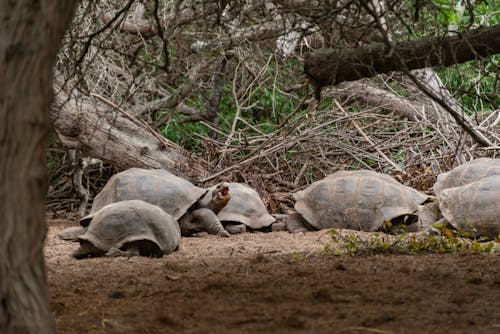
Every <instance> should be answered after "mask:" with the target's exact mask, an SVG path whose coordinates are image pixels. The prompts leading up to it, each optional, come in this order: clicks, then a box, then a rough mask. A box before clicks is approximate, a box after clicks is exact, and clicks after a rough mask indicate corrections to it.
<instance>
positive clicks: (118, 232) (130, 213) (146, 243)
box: [73, 200, 181, 259]
mask: <svg viewBox="0 0 500 334" xmlns="http://www.w3.org/2000/svg"><path fill="white" fill-rule="evenodd" d="M180 239H181V232H180V229H179V224H178V223H177V222H176V221H175V219H174V218H173V217H172V216H171V215H169V214H168V213H166V212H165V211H163V210H162V209H160V208H159V207H158V206H156V205H152V204H149V203H146V202H144V201H139V200H130V201H121V202H116V203H111V204H109V205H106V206H104V207H103V208H101V209H100V210H99V211H98V212H97V213H96V214H95V215H94V217H93V218H92V222H91V223H90V225H89V226H88V229H87V230H86V232H85V233H84V234H83V235H81V236H79V237H78V242H80V247H79V248H78V250H76V251H75V252H74V253H73V257H75V258H77V259H82V258H86V257H97V256H136V255H142V256H148V257H162V256H163V255H164V254H169V253H171V252H173V251H174V250H175V249H177V247H178V246H179V241H180Z"/></svg>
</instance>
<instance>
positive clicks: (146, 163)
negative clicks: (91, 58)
mask: <svg viewBox="0 0 500 334" xmlns="http://www.w3.org/2000/svg"><path fill="white" fill-rule="evenodd" d="M61 86H62V85H61V82H59V83H58V84H56V88H58V87H61ZM56 92H57V95H56V100H55V107H54V108H53V111H52V113H51V118H52V123H53V125H54V128H55V130H56V132H57V133H58V135H59V137H60V138H61V141H62V142H63V144H64V145H65V146H67V147H69V148H79V149H82V150H83V151H85V153H86V154H87V155H90V156H92V157H96V158H99V159H102V160H105V161H109V162H111V163H112V164H113V165H114V166H116V167H118V168H121V169H126V168H130V167H142V168H164V169H167V170H169V171H171V172H173V173H175V174H177V175H179V176H183V177H186V178H192V179H198V178H201V177H203V176H204V175H206V174H207V171H206V169H205V168H204V167H203V165H202V164H201V163H199V162H198V161H196V160H195V159H194V158H193V157H191V155H190V154H189V153H188V152H187V151H186V150H184V149H183V148H181V147H180V146H178V145H176V144H174V143H172V142H170V141H168V140H167V139H165V138H163V137H162V136H160V135H159V134H157V133H156V132H154V131H153V130H152V129H151V128H150V127H149V126H148V125H147V124H146V123H144V122H141V121H139V120H137V119H135V118H134V117H132V116H129V115H128V114H127V113H126V112H124V111H123V110H121V109H120V108H118V107H116V106H113V105H112V104H111V103H103V102H102V101H99V100H96V99H91V98H90V97H83V96H78V95H77V94H76V92H73V94H72V95H71V96H70V95H68V94H67V93H66V92H65V91H64V90H61V89H56Z"/></svg>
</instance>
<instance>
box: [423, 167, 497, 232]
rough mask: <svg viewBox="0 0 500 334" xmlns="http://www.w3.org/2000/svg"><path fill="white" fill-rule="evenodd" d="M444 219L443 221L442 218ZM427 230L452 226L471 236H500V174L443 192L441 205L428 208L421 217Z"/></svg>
mask: <svg viewBox="0 0 500 334" xmlns="http://www.w3.org/2000/svg"><path fill="white" fill-rule="evenodd" d="M440 218H441V219H440ZM420 220H421V222H422V226H423V230H424V231H426V232H431V231H432V230H439V229H434V228H433V227H434V226H440V227H441V228H442V227H446V226H448V225H451V227H452V228H453V229H455V230H457V231H459V232H461V233H463V234H464V235H467V236H470V237H488V238H490V239H495V238H498V237H499V236H500V175H492V176H488V177H485V178H481V179H479V180H477V181H475V182H469V183H467V184H465V185H462V186H458V187H452V188H446V189H443V190H440V191H439V194H438V196H437V202H435V203H432V204H429V205H426V206H425V207H424V210H423V211H422V214H421V216H420Z"/></svg>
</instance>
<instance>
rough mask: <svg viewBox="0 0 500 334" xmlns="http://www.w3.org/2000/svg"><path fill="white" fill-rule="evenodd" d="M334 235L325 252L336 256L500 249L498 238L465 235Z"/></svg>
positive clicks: (476, 251)
mask: <svg viewBox="0 0 500 334" xmlns="http://www.w3.org/2000/svg"><path fill="white" fill-rule="evenodd" d="M328 233H329V234H330V236H331V238H332V241H331V243H328V244H327V245H326V246H325V247H324V249H323V251H322V253H323V254H325V255H335V256H345V255H348V256H361V255H376V254H408V255H414V254H442V253H465V254H469V253H495V252H500V249H499V247H498V242H499V241H498V240H495V241H488V242H484V241H483V240H481V239H465V238H459V237H450V236H437V235H426V236H424V235H415V234H401V235H400V236H398V237H393V236H388V235H386V234H383V233H374V234H373V235H371V236H370V237H368V238H367V237H366V236H365V235H363V236H360V235H358V234H354V233H353V234H347V235H343V234H340V233H338V232H337V231H336V230H331V231H329V232H328Z"/></svg>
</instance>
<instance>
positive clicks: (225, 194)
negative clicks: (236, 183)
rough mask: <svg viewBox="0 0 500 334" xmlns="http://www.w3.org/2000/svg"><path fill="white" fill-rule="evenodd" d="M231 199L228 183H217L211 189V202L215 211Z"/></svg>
mask: <svg viewBox="0 0 500 334" xmlns="http://www.w3.org/2000/svg"><path fill="white" fill-rule="evenodd" d="M230 199H231V192H230V191H229V184H228V183H226V182H222V183H219V184H218V185H217V187H215V189H214V190H213V191H212V203H213V204H214V206H215V210H214V211H216V213H218V212H219V211H220V210H222V208H224V207H225V206H226V205H227V203H228V202H229V200H230Z"/></svg>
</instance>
